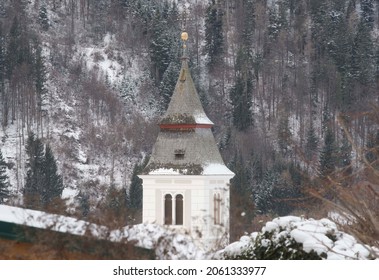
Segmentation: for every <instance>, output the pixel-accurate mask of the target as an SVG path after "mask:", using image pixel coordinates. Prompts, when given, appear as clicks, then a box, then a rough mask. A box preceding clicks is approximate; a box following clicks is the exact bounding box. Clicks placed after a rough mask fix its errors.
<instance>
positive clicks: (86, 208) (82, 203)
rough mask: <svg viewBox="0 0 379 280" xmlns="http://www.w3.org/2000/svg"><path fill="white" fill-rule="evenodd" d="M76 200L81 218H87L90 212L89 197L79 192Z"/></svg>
mask: <svg viewBox="0 0 379 280" xmlns="http://www.w3.org/2000/svg"><path fill="white" fill-rule="evenodd" d="M77 199H78V201H79V209H80V212H81V214H82V216H83V217H87V216H88V214H89V212H90V201H89V195H88V194H86V193H85V192H83V191H80V192H79V194H78V196H77Z"/></svg>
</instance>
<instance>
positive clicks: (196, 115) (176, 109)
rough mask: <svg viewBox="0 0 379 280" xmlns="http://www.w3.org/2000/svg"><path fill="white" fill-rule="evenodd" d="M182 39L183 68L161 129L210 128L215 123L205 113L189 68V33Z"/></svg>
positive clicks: (185, 33)
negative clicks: (187, 49)
mask: <svg viewBox="0 0 379 280" xmlns="http://www.w3.org/2000/svg"><path fill="white" fill-rule="evenodd" d="M181 38H182V40H183V56H182V67H181V69H180V73H179V78H178V81H177V82H176V86H175V90H174V93H173V94H172V97H171V101H170V104H169V105H168V109H167V112H166V114H165V115H164V116H163V118H162V121H161V123H160V127H161V129H170V128H171V129H185V128H195V127H203V128H210V127H212V125H213V123H212V122H211V121H210V120H209V119H208V117H207V115H206V114H205V112H204V109H203V106H202V104H201V101H200V98H199V95H198V94H197V91H196V88H195V85H194V83H193V80H192V77H191V73H190V70H189V67H188V57H187V54H186V43H185V42H186V41H187V40H188V33H187V32H183V33H182V35H181Z"/></svg>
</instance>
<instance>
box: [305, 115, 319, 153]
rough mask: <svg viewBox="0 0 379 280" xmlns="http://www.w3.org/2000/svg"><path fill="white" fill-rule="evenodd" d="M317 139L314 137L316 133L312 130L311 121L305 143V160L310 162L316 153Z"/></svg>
mask: <svg viewBox="0 0 379 280" xmlns="http://www.w3.org/2000/svg"><path fill="white" fill-rule="evenodd" d="M317 147H318V139H317V136H316V131H315V129H314V125H313V121H312V120H311V122H310V125H309V128H308V131H307V139H306V143H305V156H306V158H307V160H311V159H312V158H313V156H314V155H315V154H316V152H317Z"/></svg>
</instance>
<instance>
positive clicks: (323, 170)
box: [319, 127, 337, 178]
mask: <svg viewBox="0 0 379 280" xmlns="http://www.w3.org/2000/svg"><path fill="white" fill-rule="evenodd" d="M336 163H337V162H336V147H335V140H334V134H333V131H332V129H331V128H330V127H328V129H327V130H326V133H325V139H324V146H323V148H322V150H321V153H320V165H319V173H320V176H321V177H323V178H325V177H327V176H328V175H330V174H331V173H332V172H333V171H334V170H335V167H336Z"/></svg>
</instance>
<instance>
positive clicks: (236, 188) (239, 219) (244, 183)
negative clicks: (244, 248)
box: [229, 153, 254, 238]
mask: <svg viewBox="0 0 379 280" xmlns="http://www.w3.org/2000/svg"><path fill="white" fill-rule="evenodd" d="M229 168H230V170H233V172H234V173H235V176H234V177H233V179H231V181H230V219H231V221H232V224H231V233H230V234H231V237H232V238H236V237H237V236H240V234H242V233H243V232H245V231H246V230H247V229H248V228H249V223H250V221H251V219H252V216H253V209H254V205H253V200H252V191H251V185H250V179H251V178H250V172H249V170H248V169H247V166H246V165H245V162H244V161H243V159H242V155H241V154H237V153H236V154H235V156H234V158H233V160H232V162H231V163H230V164H229Z"/></svg>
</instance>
